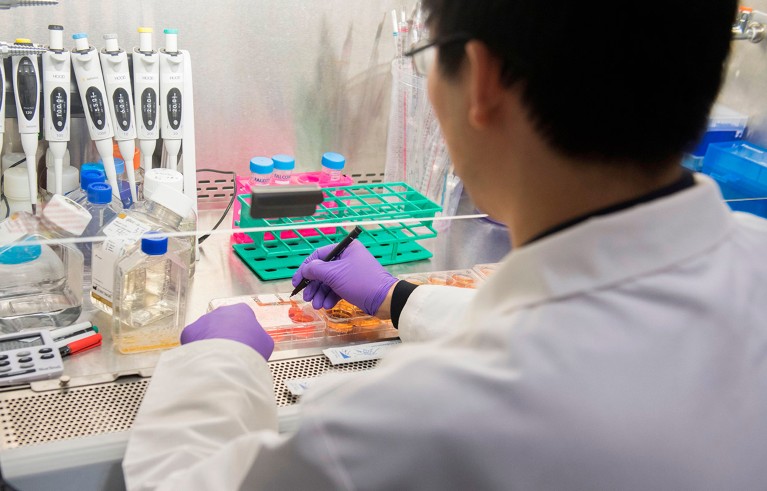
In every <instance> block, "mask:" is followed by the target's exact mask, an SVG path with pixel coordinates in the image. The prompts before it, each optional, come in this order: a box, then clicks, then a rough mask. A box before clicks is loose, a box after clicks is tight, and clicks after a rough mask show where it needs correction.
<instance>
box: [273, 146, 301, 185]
mask: <svg viewBox="0 0 767 491" xmlns="http://www.w3.org/2000/svg"><path fill="white" fill-rule="evenodd" d="M272 162H274V184H277V185H284V184H290V177H291V174H292V173H293V169H294V168H295V167H296V159H295V158H293V157H291V156H290V155H284V154H278V155H274V156H273V157H272Z"/></svg>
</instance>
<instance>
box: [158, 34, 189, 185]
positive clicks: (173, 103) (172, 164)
mask: <svg viewBox="0 0 767 491" xmlns="http://www.w3.org/2000/svg"><path fill="white" fill-rule="evenodd" d="M163 32H164V33H165V49H163V50H161V51H160V108H161V109H160V110H161V111H162V118H161V120H162V131H161V135H162V140H163V144H164V145H165V152H166V153H167V155H168V160H167V165H166V167H167V168H168V169H173V170H178V152H179V150H181V139H182V138H183V137H184V124H183V109H184V54H183V53H182V52H180V51H179V50H178V29H165V30H164V31H163Z"/></svg>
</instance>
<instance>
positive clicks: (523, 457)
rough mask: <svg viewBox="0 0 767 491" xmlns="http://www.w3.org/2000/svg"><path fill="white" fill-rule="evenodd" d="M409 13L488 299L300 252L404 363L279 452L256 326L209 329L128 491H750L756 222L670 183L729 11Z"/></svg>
mask: <svg viewBox="0 0 767 491" xmlns="http://www.w3.org/2000/svg"><path fill="white" fill-rule="evenodd" d="M423 3H424V5H425V7H426V9H427V10H428V12H429V13H430V17H429V26H430V28H431V33H432V37H431V41H430V42H429V44H427V45H424V46H421V47H422V48H423V49H422V50H421V51H420V52H419V53H417V54H415V55H414V56H415V60H414V61H415V65H416V67H417V68H419V70H421V71H423V70H426V69H427V65H428V62H429V59H428V58H429V57H436V59H435V60H434V62H435V64H434V65H433V67H432V68H431V70H430V71H429V96H430V98H431V101H432V103H433V106H434V109H435V111H436V114H437V117H438V118H439V122H440V124H441V126H442V129H443V132H444V135H445V138H446V140H447V144H448V147H449V150H450V155H451V156H452V158H453V162H454V164H455V168H456V171H457V172H458V174H459V175H460V177H461V179H462V180H463V182H464V185H465V186H466V189H467V190H468V192H469V193H470V195H471V197H472V198H473V200H474V201H475V203H476V204H477V206H479V207H481V208H482V209H483V210H485V211H486V212H488V213H489V214H491V215H492V216H493V217H495V218H497V219H500V220H502V221H503V222H505V223H506V224H508V227H509V231H510V236H511V240H512V244H513V247H514V250H513V251H512V252H511V253H510V254H509V255H508V256H507V257H506V258H505V259H504V260H503V262H502V263H501V264H500V267H499V269H498V270H497V272H496V274H495V275H494V276H493V277H491V278H490V280H489V281H487V282H486V283H485V284H484V285H483V286H482V287H481V288H480V289H479V290H477V291H466V290H459V289H451V288H448V287H436V286H419V287H415V286H413V285H409V284H408V283H405V282H397V281H396V280H395V279H394V278H392V277H391V276H390V275H389V274H388V273H387V272H386V271H385V270H384V269H383V268H382V267H380V266H379V265H378V263H377V262H376V261H375V260H374V259H373V258H372V256H371V255H370V254H368V253H367V251H366V250H365V249H364V247H361V246H360V244H359V243H354V245H353V246H352V247H350V248H348V249H347V250H346V251H345V253H344V254H343V255H342V256H341V257H340V259H339V260H337V261H335V262H331V263H323V262H322V261H317V260H316V258H317V257H318V254H319V255H320V256H321V255H322V254H323V253H324V252H323V251H319V253H315V254H313V255H312V257H311V258H310V259H309V260H307V262H305V263H304V264H303V265H302V267H301V268H300V270H299V271H298V276H304V277H306V278H309V279H311V280H313V281H314V282H313V283H312V284H311V285H310V286H309V287H308V288H307V289H306V291H305V294H306V298H309V299H311V300H312V302H313V303H314V305H315V307H320V306H325V307H328V306H330V305H332V304H333V303H334V302H335V301H336V300H337V299H338V298H339V296H340V297H344V298H346V299H348V300H350V301H352V302H353V303H355V304H357V305H358V306H360V307H362V308H364V309H365V311H366V312H368V313H374V314H377V315H379V316H391V318H392V319H393V321H394V322H395V323H396V325H397V326H398V328H399V331H400V336H401V338H402V339H403V341H405V343H404V344H403V345H402V346H400V347H398V348H397V349H395V350H393V351H392V352H391V353H390V355H389V356H387V357H385V358H384V359H383V360H382V362H381V364H380V366H379V368H377V369H376V370H374V371H372V372H370V373H365V374H362V375H355V374H347V375H335V376H329V377H327V378H325V379H324V380H323V381H321V382H319V383H318V384H317V385H315V386H314V387H312V389H311V390H310V392H309V393H308V394H307V395H306V396H305V398H304V400H303V401H302V404H301V408H302V418H301V423H300V427H299V428H298V430H297V432H296V433H295V434H293V435H290V436H283V435H278V434H277V431H276V429H277V419H276V409H275V405H274V400H273V394H272V379H271V377H270V373H269V368H268V367H267V363H266V361H265V360H266V359H267V358H268V357H269V355H270V353H271V350H272V343H271V340H270V339H269V337H268V336H267V335H266V334H265V333H264V331H263V329H261V327H260V326H259V324H258V321H257V319H256V318H255V317H254V315H253V313H252V311H251V310H250V309H248V308H247V307H245V306H243V305H239V306H233V307H229V308H222V309H218V310H216V311H214V312H212V313H210V314H208V315H205V316H203V317H202V318H200V319H199V320H198V321H196V322H195V323H193V324H191V325H190V326H188V327H187V328H186V329H185V331H184V333H183V335H182V341H183V343H184V346H182V347H181V348H178V349H175V350H172V351H169V352H167V353H165V354H163V356H162V358H161V360H160V362H159V364H158V366H157V369H156V371H155V373H154V377H153V380H152V384H151V386H150V387H149V389H148V392H147V394H146V397H145V399H144V402H143V404H142V407H141V409H140V411H139V414H138V417H137V419H136V422H135V424H134V426H133V429H132V432H131V437H130V442H129V445H128V449H127V453H126V455H125V460H124V464H123V467H124V471H125V477H126V482H127V485H128V488H129V489H131V490H139V489H165V490H198V489H206V490H207V489H210V490H229V489H277V490H300V489H311V490H326V489H327V490H330V489H386V490H399V489H433V490H443V489H461V490H474V489H534V490H541V489H544V490H546V489H565V490H588V491H593V490H648V489H664V490H671V489H673V490H706V489H717V490H723V489H726V490H730V491H731V490H754V489H764V488H765V486H767V484H765V483H767V320H765V319H767V222H765V221H762V220H761V219H757V218H755V217H753V216H750V215H745V214H732V213H730V212H729V210H728V208H727V207H726V206H725V204H724V203H723V202H722V198H721V196H720V194H719V192H718V190H717V186H716V185H715V184H714V183H713V182H712V181H711V180H709V179H708V178H706V177H704V176H700V175H692V174H689V173H687V172H685V171H683V170H682V168H681V167H680V165H679V161H680V157H681V155H682V153H683V151H684V150H685V149H686V148H688V146H689V145H690V144H691V143H692V142H694V141H695V140H696V138H697V137H698V136H699V134H700V132H701V129H702V128H703V127H704V125H705V122H706V117H707V113H708V111H709V109H710V106H711V104H712V101H714V99H715V97H716V95H717V92H718V90H719V86H720V83H721V79H722V74H723V64H724V62H725V59H726V56H727V53H728V48H729V42H730V25H731V23H732V20H733V17H734V13H735V9H736V2H735V1H734V0H707V1H705V2H696V3H695V4H690V3H689V2H686V1H681V0H667V1H664V2H632V3H631V5H630V6H627V7H625V8H619V7H616V5H615V2H607V1H594V0H584V1H579V2H573V1H569V0H567V1H565V0H553V1H548V2H542V1H540V0H498V1H477V0H424V1H423ZM675 19H676V20H675ZM682 19H683V20H682Z"/></svg>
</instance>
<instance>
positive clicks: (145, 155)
mask: <svg viewBox="0 0 767 491" xmlns="http://www.w3.org/2000/svg"><path fill="white" fill-rule="evenodd" d="M139 40H140V43H139V47H138V48H135V49H134V50H133V89H134V90H133V93H134V95H135V104H136V132H137V134H138V144H139V149H140V150H141V167H142V168H143V169H144V171H145V172H146V171H148V170H149V169H151V168H152V155H153V154H154V150H155V146H156V145H157V139H158V138H160V118H161V116H160V99H159V96H160V54H159V53H158V52H157V51H154V50H153V49H152V29H151V28H148V27H140V28H139Z"/></svg>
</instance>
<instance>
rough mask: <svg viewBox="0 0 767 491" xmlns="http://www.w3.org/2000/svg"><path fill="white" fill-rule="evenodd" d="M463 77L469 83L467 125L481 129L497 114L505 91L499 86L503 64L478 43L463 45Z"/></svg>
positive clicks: (472, 42)
mask: <svg viewBox="0 0 767 491" xmlns="http://www.w3.org/2000/svg"><path fill="white" fill-rule="evenodd" d="M466 60H467V63H466V64H465V68H464V70H465V72H464V76H465V77H466V80H467V81H468V86H467V90H468V102H469V114H468V117H469V124H470V125H471V126H473V127H475V128H477V129H481V128H484V127H486V126H487V125H488V124H490V123H491V122H492V121H493V120H494V119H495V118H496V117H497V116H498V115H499V113H500V107H501V104H502V102H503V100H504V94H505V87H504V85H503V83H502V82H501V71H502V61H501V60H500V59H499V58H498V57H497V56H495V55H493V54H492V53H491V52H490V50H489V49H488V47H487V45H485V43H483V42H481V41H469V42H468V43H466Z"/></svg>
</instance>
